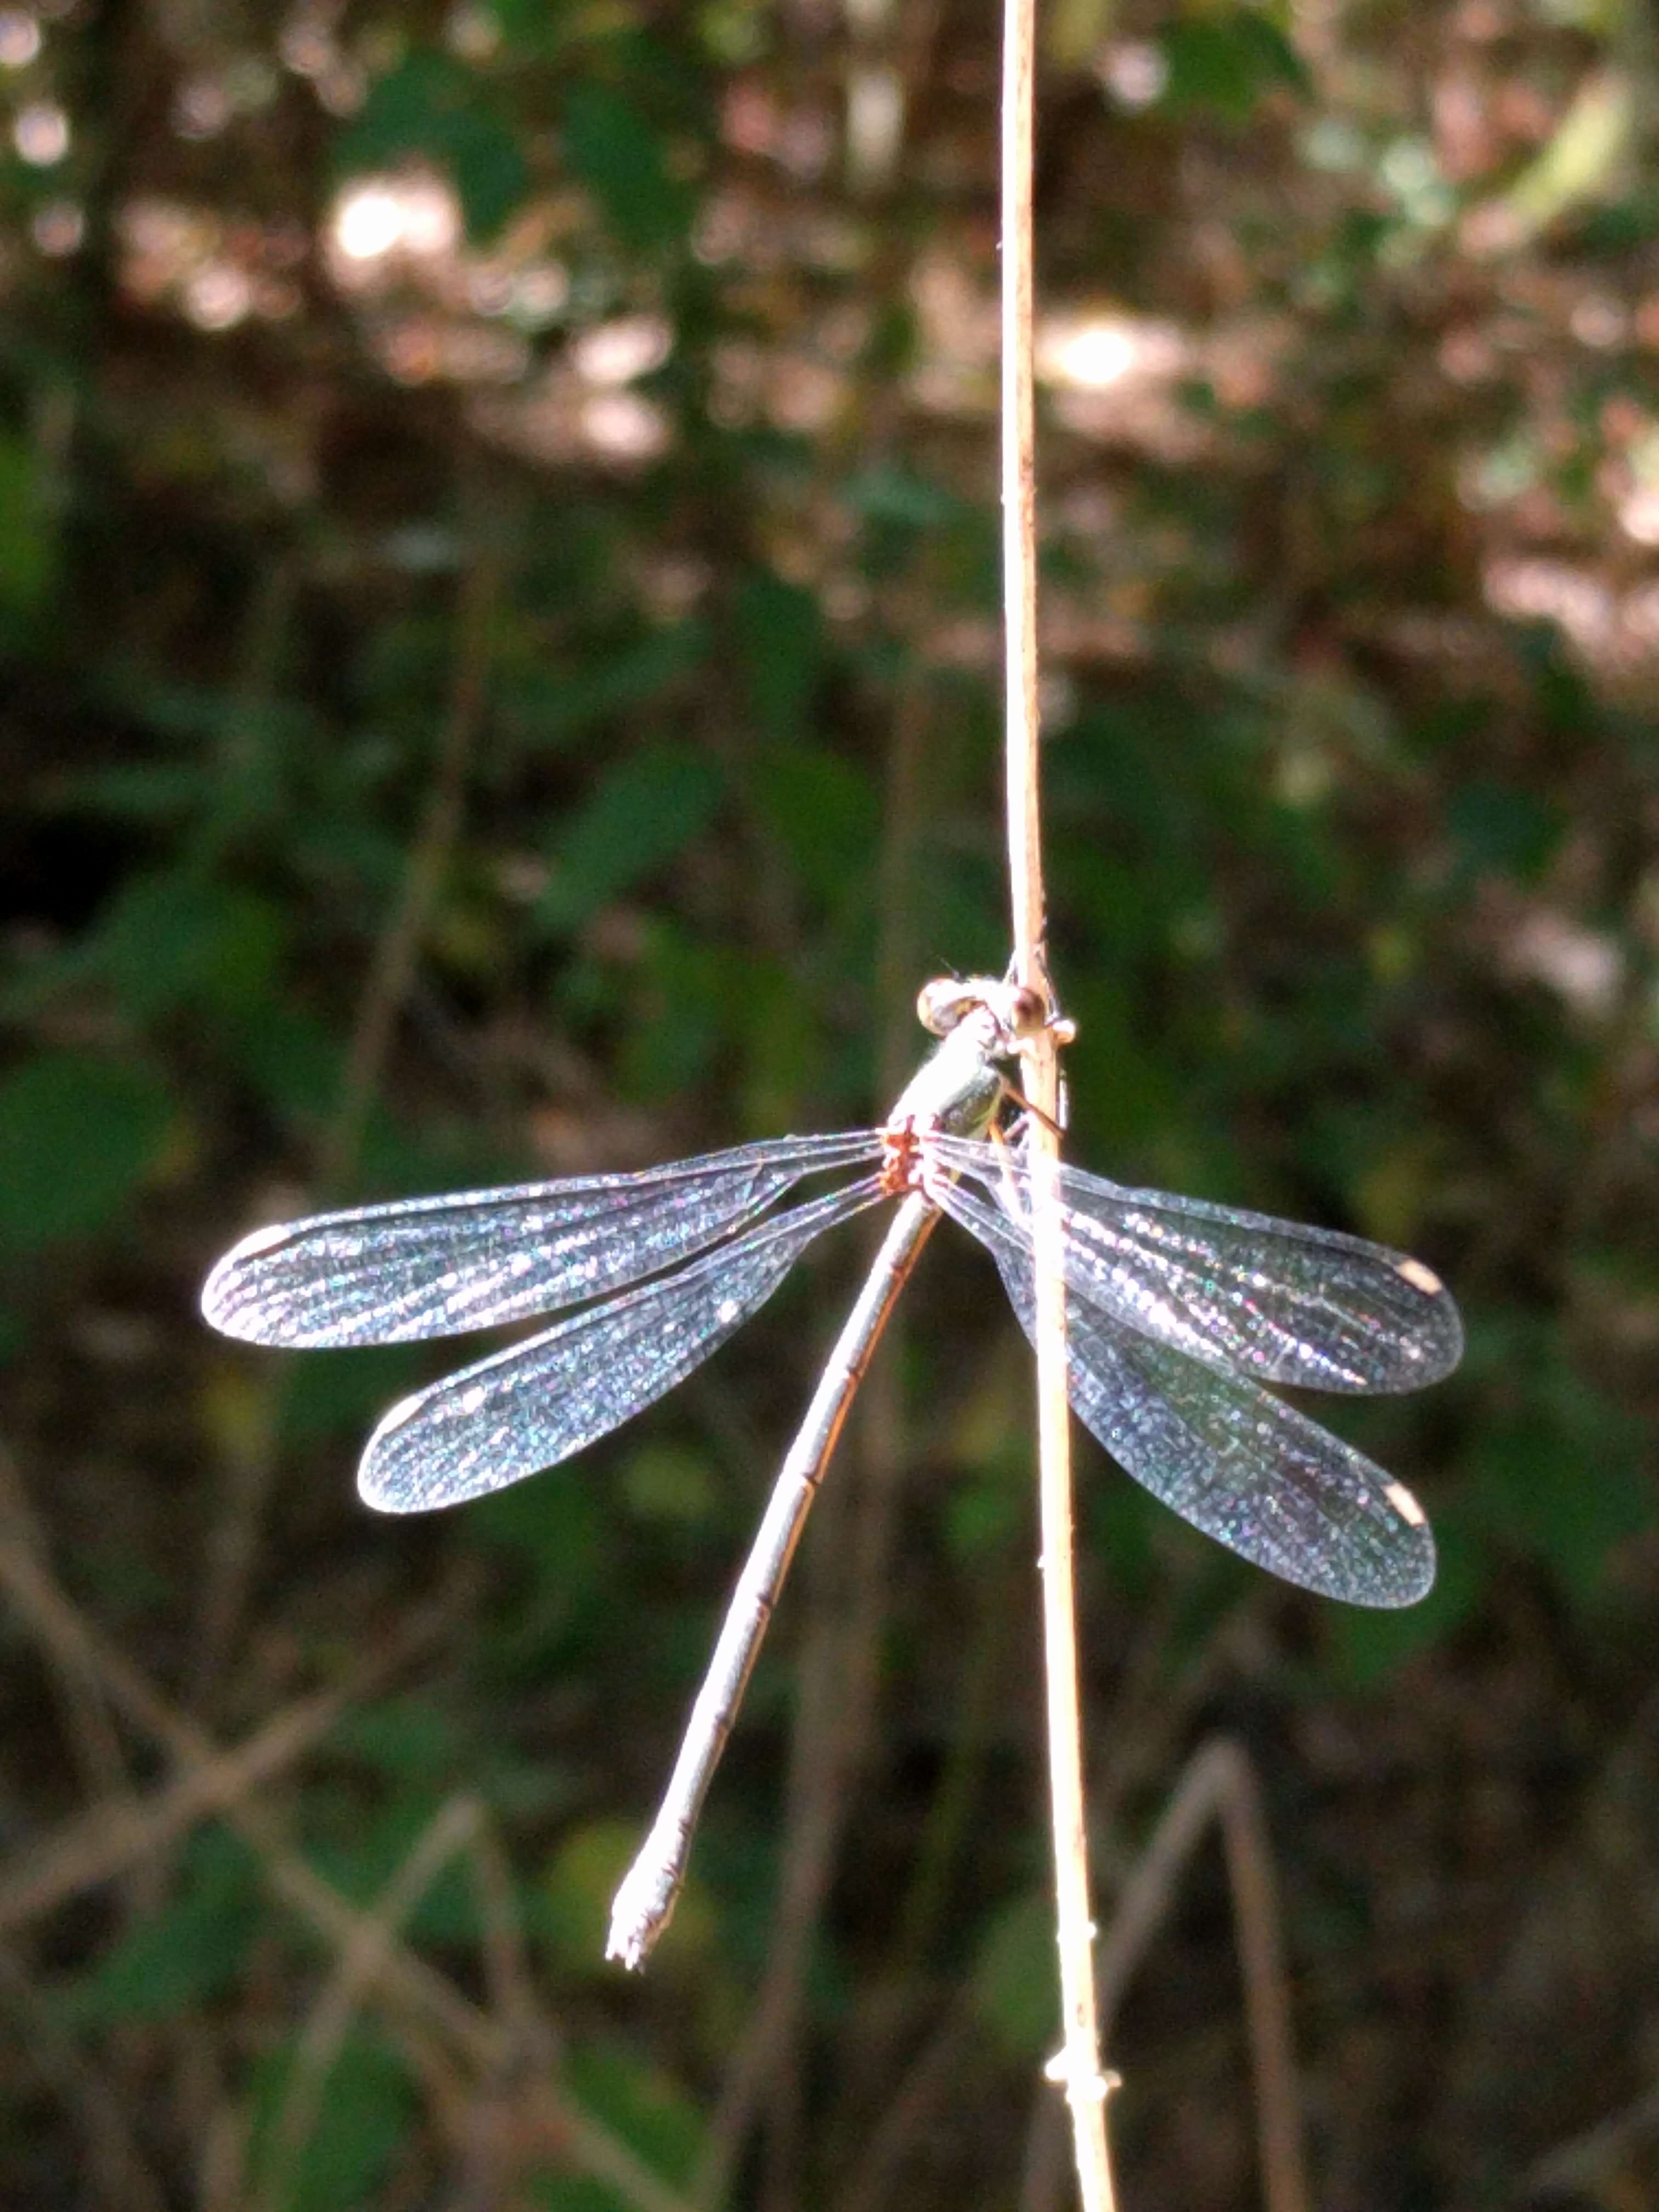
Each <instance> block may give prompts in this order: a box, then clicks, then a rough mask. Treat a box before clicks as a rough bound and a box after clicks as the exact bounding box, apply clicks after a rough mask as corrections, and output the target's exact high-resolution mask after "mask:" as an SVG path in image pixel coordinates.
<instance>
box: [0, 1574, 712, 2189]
mask: <svg viewBox="0 0 1659 2212" xmlns="http://www.w3.org/2000/svg"><path fill="white" fill-rule="evenodd" d="M0 1586H3V1587H4V1589H6V1591H7V1593H8V1595H9V1596H10V1598H11V1600H12V1601H13V1603H14V1604H15V1605H16V1607H18V1609H19V1611H20V1612H21V1613H22V1614H23V1616H24V1618H25V1619H26V1620H27V1621H28V1622H29V1623H30V1625H31V1626H33V1629H34V1631H35V1633H36V1634H37V1635H38V1636H39V1637H40V1638H41V1639H42V1641H43V1642H45V1643H46V1644H50V1645H51V1646H52V1647H53V1648H54V1649H55V1650H57V1651H58V1653H59V1654H60V1656H62V1657H63V1658H64V1659H65V1660H67V1661H68V1662H70V1663H73V1664H76V1665H79V1666H82V1667H83V1668H86V1670H87V1671H88V1673H89V1674H92V1675H94V1676H95V1677H96V1678H97V1680H99V1681H100V1683H101V1685H102V1686H103V1687H104V1689H105V1690H106V1693H107V1694H108V1695H109V1696H110V1697H111V1698H112V1699H113V1701H114V1702H115V1703H116V1704H117V1705H119V1706H120V1707H121V1708H122V1709H123V1711H125V1712H126V1713H127V1715H128V1716H129V1717H130V1718H131V1719H132V1720H134V1721H136V1722H137V1723H138V1725H139V1726H140V1727H142V1728H143V1729H144V1730H145V1731H146V1732H147V1733H148V1734H149V1735H151V1736H153V1737H154V1738H155V1741H157V1742H158V1743H160V1744H161V1746H162V1747H164V1748H165V1749H166V1750H167V1752H168V1753H169V1754H170V1755H171V1756H172V1757H173V1759H175V1760H176V1761H177V1762H178V1763H179V1765H181V1766H182V1767H184V1768H185V1771H186V1772H192V1771H197V1770H199V1769H202V1768H204V1767H212V1766H215V1765H218V1764H220V1763H221V1762H222V1758H223V1754H222V1752H221V1751H220V1750H219V1748H218V1747H217V1746H216V1744H215V1743H214V1742H213V1741H212V1740H211V1738H210V1736H209V1735H207V1733H206V1732H205V1730H204V1729H200V1728H198V1727H197V1725H196V1724H195V1723H194V1722H192V1721H190V1720H187V1719H186V1718H185V1716H184V1715H183V1714H182V1713H179V1712H178V1711H175V1710H174V1708H173V1706H172V1705H169V1704H168V1703H167V1699H165V1698H163V1697H162V1696H161V1693H160V1692H158V1691H157V1690H155V1688H154V1687H153V1686H152V1685H151V1684H150V1683H149V1681H148V1680H146V1679H145V1677H144V1675H143V1674H142V1673H141V1672H140V1671H139V1670H138V1668H136V1667H134V1666H133V1665H132V1664H131V1662H129V1661H128V1660H127V1659H125V1657H123V1656H122V1655H121V1653H120V1652H118V1651H117V1650H114V1648H113V1647H112V1645H110V1644H108V1643H107V1642H106V1640H105V1639H104V1638H103V1637H101V1636H100V1634H99V1632H97V1630H96V1629H94V1627H93V1626H91V1624H90V1623H89V1622H88V1620H86V1618H85V1616H84V1615H83V1614H82V1613H81V1611H80V1609H79V1608H78V1607H76V1605H74V1604H73V1602H72V1601H70V1598H69V1597H68V1596H67V1595H65V1594H64V1591H63V1590H62V1589H60V1588H59V1586H58V1583H56V1582H55V1581H54V1580H53V1578H52V1577H51V1576H50V1575H49V1574H48V1573H47V1572H46V1570H45V1568H43V1567H42V1566H40V1565H39V1563H38V1562H36V1561H35V1560H33V1559H30V1558H29V1557H28V1556H27V1553H24V1552H22V1551H21V1550H20V1549H19V1548H18V1547H15V1545H7V1544H0ZM453 1602H454V1596H453V1592H452V1593H451V1594H450V1595H449V1596H448V1597H447V1599H444V1600H441V1601H439V1602H438V1603H437V1604H436V1605H435V1606H434V1607H431V1608H430V1609H429V1610H428V1612H426V1613H422V1614H420V1615H418V1616H416V1621H414V1622H410V1623H409V1624H408V1625H407V1626H405V1628H404V1631H403V1632H402V1633H401V1634H400V1635H399V1636H398V1638H395V1639H393V1640H392V1643H391V1644H389V1645H388V1647H387V1654H386V1656H388V1657H390V1656H392V1654H393V1653H394V1652H395V1653H397V1654H398V1655H399V1656H401V1655H403V1654H404V1653H406V1651H407V1650H409V1649H410V1647H411V1646H412V1645H413V1644H415V1643H416V1642H417V1641H424V1640H425V1638H426V1637H427V1636H428V1635H429V1634H431V1633H432V1632H435V1630H437V1629H438V1628H440V1627H441V1626H448V1613H449V1609H450V1608H451V1607H453ZM417 1623H418V1627H417V1625H416V1624H417ZM222 1818H223V1819H224V1820H225V1821H226V1823H227V1825H228V1826H230V1827H232V1828H234V1830H235V1831H236V1832H237V1834H238V1835H240V1837H241V1838H243V1840H244V1841H245V1842H246V1843H247V1844H250V1845H251V1846H252V1849H253V1850H254V1851H255V1852H256V1853H257V1854H258V1857H259V1860H260V1863H261V1865H262V1867H263V1869H264V1876H265V1880H266V1881H267V1882H268V1883H269V1884H270V1887H271V1888H272V1890H274V1891H275V1893H276V1895H277V1896H278V1897H280V1898H281V1899H283V1902H284V1903H285V1904H287V1905H289V1906H290V1907H291V1908H292V1909H293V1910H294V1911H295V1912H296V1913H297V1914H298V1915H299V1916H300V1917H301V1919H303V1920H306V1921H307V1922H308V1923H310V1924H311V1925H312V1926H313V1928H315V1929H317V1930H318V1931H319V1933H320V1934H321V1935H323V1936H325V1937H326V1938H327V1940H328V1941H329V1942H331V1944H332V1945H334V1946H335V1948H337V1949H338V1950H340V1951H342V1952H345V1951H348V1950H354V1951H358V1952H361V1953H362V1954H364V1955H373V1956H374V1958H375V1960H376V1964H377V1975H376V1981H377V1985H378V1990H379V1992H380V1996H382V1998H383V2000H384V2001H385V2002H386V2003H387V2004H388V2005H390V2006H392V2007H401V2008H404V2010H406V2011H408V2012H410V2013H412V2014H413V2015H415V2016H416V2019H417V2020H422V2021H426V2022H428V2024H429V2025H431V2026H432V2027H436V2028H437V2029H438V2030H439V2031H440V2033H441V2034H442V2035H443V2036H444V2037H445V2038H446V2039H447V2040H448V2041H449V2042H450V2043H451V2044H452V2045H454V2047H455V2048H456V2049H457V2050H458V2051H459V2053H460V2054H461V2056H462V2057H465V2059H466V2060H467V2061H468V2062H469V2063H471V2065H472V2066H473V2067H474V2069H476V2070H477V2071H478V2072H479V2073H481V2074H483V2075H491V2076H493V2075H497V2074H499V2072H500V2071H501V2069H502V2068H503V2067H504V2066H505V2065H506V2064H507V2062H508V2061H509V2060H510V2058H511V2057H512V2055H513V2035H512V2033H511V2031H510V2029H509V2028H508V2027H507V2026H505V2025H504V2024H503V2023H502V2022H501V2021H498V2020H496V2019H495V2018H493V2017H492V2015H490V2014H489V2013H487V2012H485V2011H483V2009H481V2008H480V2007H478V2006H477V2005H475V2004H474V2003H473V2002H472V2001H471V1998H470V1997H466V1996H463V1995H462V1993H461V1992H460V1990H458V1989H456V1987H455V1986H454V1984H453V1983H452V1982H450V1981H449V1980H448V1979H447V1978H446V1977H445V1976H444V1975H442V1974H441V1973H439V1972H436V1971H435V1969H434V1968H433V1967H431V1966H428V1965H427V1964H426V1962H425V1960H422V1959H421V1958H419V1957H418V1956H417V1955H416V1954H414V1953H413V1952H411V1951H410V1950H408V1949H407V1948H405V1947H404V1945H403V1944H401V1943H400V1942H398V1941H397V1940H396V1939H395V1937H394V1936H392V1935H391V1934H389V1933H388V1932H387V1931H386V1929H384V1928H378V1929H377V1928H376V1927H375V1926H374V1923H372V1922H371V1921H369V1920H368V1918H367V1917H366V1916H365V1915H364V1914H362V1913H361V1912H359V1911H357V1909H356V1907H355V1906H354V1905H350V1904H349V1903H348V1902H347V1900H346V1899H344V1898H343V1897H342V1896H341V1895H340V1893H338V1891H337V1890H336V1889H335V1888H333V1887H332V1886H331V1884H330V1883H328V1882H326V1881H324V1880H323V1878H322V1876H321V1875H319V1874H317V1873H316V1872H315V1871H314V1870H313V1868H312V1867H311V1866H309V1865H308V1864H307V1862H306V1861H305V1859H304V1858H302V1857H301V1856H300V1854H299V1853H298V1852H296V1851H295V1850H293V1849H292V1848H291V1846H290V1845H289V1843H288V1842H287V1840H286V1838H285V1835H284V1833H283V1825H282V1823H281V1822H280V1820H278V1819H277V1817H276V1815H275V1814H270V1813H268V1812H266V1811H265V1810H264V1808H263V1807H262V1806H260V1805H258V1804H257V1803H255V1802H253V1801H252V1800H251V1799H248V1798H239V1799H235V1800H234V1801H232V1802H229V1803H228V1804H226V1805H225V1806H224V1807H223V1808H222ZM532 2090H533V2092H534V2093H535V2094H536V2097H537V2100H538V2109H540V2111H541V2112H542V2113H543V2116H544V2119H545V2124H546V2127H547V2132H548V2136H549V2139H550V2141H551V2142H554V2143H556V2145H558V2147H559V2148H560V2149H561V2151H562V2154H563V2155H564V2156H565V2157H567V2158H568V2160H569V2161H570V2163H571V2164H573V2165H574V2166H577V2167H579V2168H580V2170H581V2171H582V2172H586V2173H588V2174H591V2175H592V2177H593V2178H594V2179H597V2180H600V2181H604V2182H606V2183H608V2184H609V2185H611V2187H612V2188H613V2189H615V2190H616V2191H617V2192H618V2194H619V2195H621V2196H622V2197H623V2199H624V2201H625V2202H627V2203H629V2204H630V2205H633V2206H636V2207H637V2208H638V2212H686V2205H685V2200H684V2198H682V2197H680V2196H679V2195H678V2193H677V2192H676V2191H673V2190H671V2189H670V2188H668V2187H667V2186H666V2185H665V2184H664V2183H663V2182H661V2181H659V2179H657V2177H656V2176H655V2174H653V2172H651V2171H650V2169H649V2167H647V2166H642V2165H641V2163H640V2161H639V2160H637V2159H636V2158H635V2156H634V2154H633V2153H632V2152H631V2151H630V2150H629V2149H628V2148H627V2147H626V2146H625V2145H624V2144H623V2143H622V2142H619V2141H618V2140H617V2137H615V2136H612V2135H611V2133H610V2132H609V2130H606V2129H605V2128H602V2127H601V2126H600V2125H599V2124H598V2122H596V2121H594V2120H593V2119H592V2118H589V2116H588V2115H587V2114H586V2112H584V2111H582V2109H581V2108H580V2106H577V2105H576V2104H575V2103H574V2102H573V2101H572V2100H570V2099H569V2098H568V2097H567V2096H566V2095H565V2093H564V2092H563V2090H562V2088H561V2087H559V2086H558V2085H557V2084H556V2083H555V2082H554V2081H550V2080H546V2079H544V2080H541V2081H538V2082H537V2083H534V2084H532Z"/></svg>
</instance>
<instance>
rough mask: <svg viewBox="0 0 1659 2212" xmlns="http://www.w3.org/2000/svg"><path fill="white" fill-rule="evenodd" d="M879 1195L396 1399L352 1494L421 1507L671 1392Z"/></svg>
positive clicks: (406, 1508) (502, 1481) (537, 1459)
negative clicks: (839, 1226) (818, 1243)
mask: <svg viewBox="0 0 1659 2212" xmlns="http://www.w3.org/2000/svg"><path fill="white" fill-rule="evenodd" d="M883 1195H884V1193H883V1191H882V1188H881V1183H880V1179H879V1178H878V1176H866V1177H864V1178H863V1180H862V1181H860V1182H855V1183H849V1184H848V1185H847V1186H846V1187H845V1188H843V1189H842V1190H837V1191H831V1192H829V1194H827V1195H826V1196H824V1197H823V1198H818V1199H814V1200H811V1202H810V1203H809V1204H807V1205H805V1206H794V1207H792V1208H791V1210H790V1211H789V1212H787V1213H781V1214H780V1215H779V1216H778V1217H777V1218H776V1219H775V1220H774V1221H766V1222H763V1223H762V1225H760V1227H759V1228H758V1229H751V1230H750V1231H749V1233H748V1235H747V1236H745V1237H738V1239H737V1240H736V1242H735V1243H730V1244H724V1245H722V1246H721V1247H720V1250H719V1251H717V1252H711V1253H709V1254H708V1256H707V1257H706V1258H704V1259H702V1260H699V1261H696V1262H695V1263H694V1264H693V1265H692V1266H690V1267H683V1268H681V1270H680V1271H679V1273H678V1274H673V1275H665V1276H664V1277H663V1278H662V1279H660V1280H659V1281H657V1282H654V1283H647V1285H645V1287H644V1288H643V1289H642V1290H637V1291H629V1292H627V1293H626V1294H625V1295H624V1296H623V1297H618V1298H612V1299H611V1300H610V1301H609V1303H608V1304H605V1305H601V1306H595V1307H592V1308H591V1309H590V1310H588V1311H587V1312H586V1313H581V1314H578V1315H576V1316H574V1319H572V1320H570V1321H567V1322H561V1323H560V1324H559V1326H558V1327H557V1328H550V1329H548V1330H547V1331H546V1332H545V1333H544V1334H542V1335H540V1336H533V1337H532V1338H531V1339H530V1340H529V1341H528V1342H527V1343H524V1344H515V1345H513V1346H511V1347H510V1348H509V1349H508V1350H507V1351H506V1352H497V1353H496V1354H495V1357H494V1358H490V1359H481V1360H479V1361H478V1362H477V1365H476V1366H472V1367H466V1368H463V1369H462V1370H461V1372H460V1373H459V1375H452V1376H449V1377H448V1378H447V1380H446V1381H444V1382H442V1383H434V1384H433V1385H432V1386H431V1388H430V1389H425V1390H421V1391H417V1392H416V1395H414V1396H413V1397H411V1398H404V1399H403V1400H401V1401H399V1402H398V1404H397V1405H395V1406H394V1407H392V1410H391V1412H390V1413H387V1414H386V1418H385V1419H383V1420H382V1421H381V1423H380V1426H379V1428H377V1429H376V1430H375V1431H374V1435H373V1436H372V1437H370V1438H369V1440H368V1449H366V1450H365V1452H364V1454H363V1457H362V1465H361V1466H360V1467H359V1468H358V1470H357V1487H358V1489H359V1491H360V1492H362V1496H363V1498H364V1499H365V1500H366V1501H367V1503H368V1504H370V1505H374V1506H378V1507H379V1508H380V1510H381V1511H382V1512H386V1513H418V1512H422V1511H424V1510H426V1509H427V1508H428V1506H434V1505H454V1504H459V1502H460V1500H461V1499H463V1498H478V1497H481V1496H482V1495H483V1493H484V1492H486V1491H490V1490H502V1489H505V1488H506V1486H507V1484H508V1483H510V1482H517V1481H518V1480H520V1477H522V1476H524V1475H526V1474H536V1473H537V1472H538V1470H539V1469H540V1468H544V1467H552V1466H554V1465H555V1464H556V1462H558V1461H560V1460H562V1459H568V1458H569V1457H570V1455H571V1454H572V1453H573V1452H579V1451H580V1450H582V1449H584V1448H585V1447H586V1445H588V1444H591V1443H592V1442H593V1441H594V1439H595V1438H596V1437H602V1436H604V1435H605V1434H606V1433H607V1431H610V1430H611V1429H614V1428H617V1426H619V1425H620V1424H621V1423H622V1422H623V1421H625V1420H627V1419H629V1416H630V1414H634V1413H638V1412H639V1411H640V1409H641V1407H645V1406H648V1405H650V1404H651V1403H652V1401H653V1400H654V1399H657V1398H659V1397H661V1396H662V1395H663V1393H664V1392H665V1390H669V1389H672V1388H673V1386H674V1384H675V1383H678V1382H679V1381H680V1380H681V1379H682V1377H683V1376H687V1375H689V1374H690V1372H691V1370H692V1369H693V1368H694V1367H696V1366H698V1365H700V1364H702V1361H703V1360H705V1359H707V1358H708V1355H709V1354H710V1353H711V1352H713V1351H714V1349H715V1347H716V1346H718V1345H720V1344H723V1343H724V1342H725V1340H726V1338H727V1337H728V1336H730V1335H731V1334H732V1331H733V1330H734V1329H735V1328H738V1326H739V1325H740V1323H742V1322H744V1321H745V1320H746V1319H747V1318H748V1316H750V1314H751V1313H753V1312H754V1311H755V1310H756V1308H757V1306H760V1305H762V1304H764V1302H765V1301H766V1299H768V1298H769V1297H770V1296H771V1295H772V1292H773V1291H775V1290H776V1288H777V1286H778V1285H779V1284H780V1283H781V1281H782V1280H783V1278H784V1276H785V1275H786V1274H787V1273H788V1272H789V1269H790V1268H791V1267H793V1265H794V1263H795V1261H796V1260H798V1259H799V1256H800V1255H801V1253H802V1252H803V1251H804V1250H805V1248H806V1246H807V1245H808V1244H810V1243H811V1241H812V1239H813V1238H814V1237H817V1236H818V1235H819V1234H820V1233H821V1232H822V1231H823V1230H825V1229H828V1228H829V1226H830V1225H832V1224H833V1223H835V1222H837V1221H843V1220H845V1219H846V1218H848V1215H850V1214H854V1213H857V1212H860V1210H861V1209H862V1208H863V1207H865V1206H873V1205H874V1204H875V1203H876V1201H877V1200H878V1199H879V1198H881V1197H882V1196H883Z"/></svg>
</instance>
